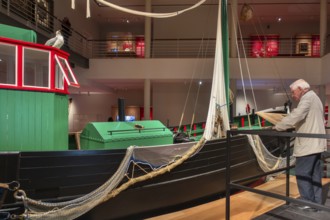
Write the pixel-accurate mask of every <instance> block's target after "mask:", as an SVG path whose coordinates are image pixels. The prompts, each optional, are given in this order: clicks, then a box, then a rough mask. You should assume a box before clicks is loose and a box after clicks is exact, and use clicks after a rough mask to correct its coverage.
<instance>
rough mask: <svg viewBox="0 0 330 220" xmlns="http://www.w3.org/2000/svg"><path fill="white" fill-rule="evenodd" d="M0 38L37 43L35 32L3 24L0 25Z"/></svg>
mask: <svg viewBox="0 0 330 220" xmlns="http://www.w3.org/2000/svg"><path fill="white" fill-rule="evenodd" d="M0 36H2V37H6V38H12V39H17V40H23V41H28V42H33V43H36V42H37V34H36V32H35V31H33V30H28V29H23V28H18V27H13V26H9V25H5V24H0Z"/></svg>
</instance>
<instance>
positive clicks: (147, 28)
mask: <svg viewBox="0 0 330 220" xmlns="http://www.w3.org/2000/svg"><path fill="white" fill-rule="evenodd" d="M145 10H146V12H151V0H145ZM150 48H151V18H150V17H145V23H144V57H145V58H150V56H151V54H150V51H151V49H150Z"/></svg>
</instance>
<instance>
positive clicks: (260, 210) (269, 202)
mask: <svg viewBox="0 0 330 220" xmlns="http://www.w3.org/2000/svg"><path fill="white" fill-rule="evenodd" d="M329 183H330V179H323V184H328V185H327V187H329ZM256 188H257V189H260V190H265V191H269V192H273V193H277V194H281V195H285V175H281V176H279V177H277V178H276V179H275V180H272V181H269V182H267V183H264V184H262V185H260V186H258V187H256ZM290 197H292V198H298V197H299V192H298V189H297V183H296V178H295V177H294V176H291V177H290ZM230 201H231V202H230V204H231V210H230V219H231V220H236V219H237V220H245V219H253V218H256V217H258V216H261V215H262V214H264V213H267V212H269V211H271V210H273V209H276V208H277V207H280V206H282V205H283V204H285V202H284V201H282V200H278V199H274V198H271V197H266V196H262V195H259V194H255V193H252V192H247V191H245V192H241V193H238V194H235V195H232V196H231V199H230ZM225 202H226V199H225V198H224V199H219V200H216V201H213V202H209V203H206V204H202V205H199V206H196V207H192V208H188V209H184V210H181V211H178V212H173V213H169V214H165V215H161V216H156V217H152V218H149V219H148V220H191V219H198V220H221V219H225V213H226V212H225V207H226V205H225ZM329 219H330V218H329Z"/></svg>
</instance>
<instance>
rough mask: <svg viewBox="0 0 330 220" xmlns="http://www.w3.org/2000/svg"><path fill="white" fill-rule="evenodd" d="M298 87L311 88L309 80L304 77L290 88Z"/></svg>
mask: <svg viewBox="0 0 330 220" xmlns="http://www.w3.org/2000/svg"><path fill="white" fill-rule="evenodd" d="M298 87H300V88H302V89H303V90H305V89H310V85H309V84H308V82H306V81H305V80H303V79H298V80H296V81H294V82H293V83H292V84H291V85H290V89H292V90H295V89H297V88H298Z"/></svg>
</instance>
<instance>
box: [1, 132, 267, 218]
mask: <svg viewBox="0 0 330 220" xmlns="http://www.w3.org/2000/svg"><path fill="white" fill-rule="evenodd" d="M226 147H227V142H226V139H219V140H213V141H209V142H207V143H206V144H205V146H204V147H203V148H202V149H201V151H200V152H198V154H196V155H194V156H193V157H191V158H189V159H188V160H187V161H185V162H184V163H183V164H182V165H180V166H178V167H176V168H175V169H173V170H172V171H171V172H168V173H165V174H163V175H161V176H158V177H155V178H153V179H150V180H147V181H144V182H142V183H138V184H136V185H133V186H131V187H130V188H128V189H127V190H125V191H124V192H122V193H120V194H119V195H118V196H116V197H115V198H112V199H110V200H108V201H107V202H105V203H102V204H100V205H99V206H97V207H95V208H94V209H92V210H91V211H89V212H88V213H86V214H85V215H83V216H82V217H80V218H79V219H97V220H100V219H119V218H127V217H132V216H135V217H136V216H139V217H146V216H151V215H153V214H156V213H161V212H166V211H168V210H169V208H175V207H179V206H182V205H186V204H189V203H192V202H197V201H201V200H202V199H206V198H210V197H212V196H215V195H217V196H221V194H224V192H225V189H226V185H225V173H226V172H225V171H226ZM124 154H125V151H124V150H99V151H59V152H17V153H12V154H6V153H0V161H2V162H1V163H3V165H5V166H2V165H1V166H0V182H10V181H12V180H17V181H19V182H20V184H21V188H22V189H24V190H25V192H26V194H27V195H28V197H30V198H33V199H38V200H44V201H59V200H61V201H62V200H67V199H69V198H70V197H71V198H73V197H77V196H80V195H84V194H87V193H89V192H90V191H92V190H94V189H96V188H97V187H99V186H100V185H102V184H103V183H104V182H105V181H106V180H107V179H108V178H109V177H111V175H112V174H113V173H114V172H115V171H116V169H117V167H118V166H119V163H120V162H121V160H122V158H123V157H124ZM146 169H148V168H146ZM262 172H263V171H262V170H261V169H260V168H259V166H258V163H257V161H256V158H255V155H254V153H253V150H252V149H251V147H250V146H249V144H248V140H247V137H246V136H237V137H234V138H233V139H232V140H231V176H232V179H240V178H244V177H247V176H253V175H257V174H260V173H262ZM141 175H142V173H141ZM19 205H20V204H19V203H16V202H15V201H14V200H13V199H12V195H11V193H9V194H8V195H7V198H6V200H5V202H4V205H3V208H8V207H13V206H14V207H15V206H19Z"/></svg>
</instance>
